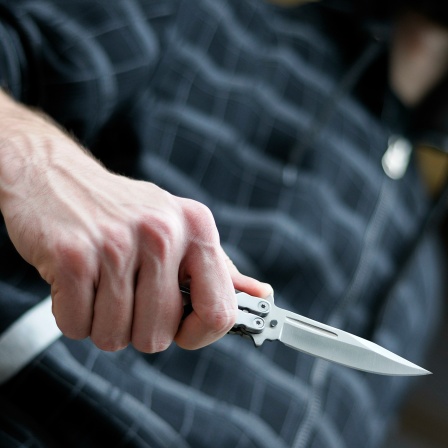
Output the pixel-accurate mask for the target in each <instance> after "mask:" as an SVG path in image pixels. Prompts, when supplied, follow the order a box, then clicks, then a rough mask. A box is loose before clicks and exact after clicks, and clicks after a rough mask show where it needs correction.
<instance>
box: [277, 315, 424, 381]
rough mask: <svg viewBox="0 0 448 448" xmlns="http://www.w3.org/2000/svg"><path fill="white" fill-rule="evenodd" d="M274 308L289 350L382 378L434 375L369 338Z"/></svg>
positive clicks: (282, 340) (281, 338)
mask: <svg viewBox="0 0 448 448" xmlns="http://www.w3.org/2000/svg"><path fill="white" fill-rule="evenodd" d="M275 308H276V311H277V312H279V313H280V314H283V316H280V315H279V318H280V319H279V323H280V328H279V330H280V333H279V334H277V338H278V340H280V341H281V342H283V343H284V344H285V345H287V346H288V347H291V348H294V349H296V350H300V351H302V352H305V353H309V354H311V355H314V356H318V357H320V358H324V359H327V360H329V361H333V362H336V363H339V364H343V365H345V366H348V367H352V368H355V369H359V370H364V371H366V372H372V373H379V374H383V375H426V374H429V373H431V372H429V371H427V370H425V369H422V368H421V367H419V366H417V365H416V364H413V363H411V362H409V361H407V360H406V359H404V358H402V357H400V356H398V355H395V354H394V353H392V352H390V351H389V350H386V349H385V348H383V347H381V346H379V345H377V344H374V343H373V342H370V341H368V340H366V339H362V338H360V337H358V336H355V335H352V334H350V333H347V332H345V331H342V330H338V329H336V328H333V327H330V326H328V325H324V324H321V323H319V322H316V321H313V320H311V319H308V318H306V317H303V316H300V315H297V314H294V313H291V312H289V311H286V310H282V309H280V308H278V307H275ZM282 324H283V325H282ZM281 325H282V326H281ZM268 339H270V338H268Z"/></svg>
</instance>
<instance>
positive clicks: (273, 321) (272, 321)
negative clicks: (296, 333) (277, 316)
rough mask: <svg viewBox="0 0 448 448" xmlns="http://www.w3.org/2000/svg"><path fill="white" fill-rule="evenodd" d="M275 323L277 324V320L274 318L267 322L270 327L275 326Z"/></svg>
mask: <svg viewBox="0 0 448 448" xmlns="http://www.w3.org/2000/svg"><path fill="white" fill-rule="evenodd" d="M277 324H278V322H277V321H276V320H271V322H270V323H269V325H270V326H271V327H272V328H275V327H276V326H277Z"/></svg>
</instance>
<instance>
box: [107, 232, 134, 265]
mask: <svg viewBox="0 0 448 448" xmlns="http://www.w3.org/2000/svg"><path fill="white" fill-rule="evenodd" d="M101 233H102V241H103V242H102V249H103V251H104V254H105V256H106V257H107V259H108V260H109V261H111V262H112V263H113V264H114V265H117V266H120V265H121V264H123V262H124V261H125V260H127V258H128V257H129V255H130V254H132V253H133V252H134V250H135V248H134V244H133V239H132V234H131V230H130V229H129V228H128V227H126V226H123V225H115V226H113V225H103V227H102V232H101Z"/></svg>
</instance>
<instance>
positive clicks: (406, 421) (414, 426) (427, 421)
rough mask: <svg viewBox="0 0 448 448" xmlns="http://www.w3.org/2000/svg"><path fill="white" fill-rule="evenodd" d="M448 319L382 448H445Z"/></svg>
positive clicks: (447, 437) (447, 442)
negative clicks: (423, 374) (422, 373)
mask: <svg viewBox="0 0 448 448" xmlns="http://www.w3.org/2000/svg"><path fill="white" fill-rule="evenodd" d="M447 341H448V318H447V314H446V313H445V319H444V325H443V326H442V328H441V330H440V331H439V332H438V336H437V338H436V339H435V341H434V344H433V348H432V350H431V351H430V354H429V356H428V360H427V363H425V368H427V369H428V370H430V371H431V372H432V373H433V374H432V375H428V376H425V377H420V378H419V379H418V380H417V382H416V385H415V388H414V389H413V390H412V391H411V393H410V394H409V396H408V398H407V400H406V403H405V406H404V408H403V410H402V412H401V415H400V417H399V420H398V421H397V423H396V424H395V426H394V427H393V428H392V431H391V433H390V435H389V438H388V440H387V442H386V444H385V445H384V448H447V447H448V356H447Z"/></svg>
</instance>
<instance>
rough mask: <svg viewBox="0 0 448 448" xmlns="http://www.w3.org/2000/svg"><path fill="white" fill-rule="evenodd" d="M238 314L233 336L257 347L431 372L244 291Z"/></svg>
mask: <svg viewBox="0 0 448 448" xmlns="http://www.w3.org/2000/svg"><path fill="white" fill-rule="evenodd" d="M181 292H182V295H183V297H184V304H185V313H184V317H186V316H187V315H188V314H189V313H190V312H191V311H192V308H191V302H190V299H189V294H190V292H189V289H188V288H186V287H183V286H182V287H181ZM236 297H237V301H238V315H237V319H236V322H235V325H234V326H233V328H232V329H231V330H230V332H229V333H231V334H239V335H241V336H245V337H249V338H251V339H252V340H253V342H254V344H255V345H256V346H261V345H262V344H263V342H264V341H266V340H269V341H280V342H282V343H283V344H285V345H286V346H288V347H291V348H293V349H295V350H299V351H301V352H304V353H308V354H310V355H313V356H317V357H319V358H323V359H326V360H328V361H332V362H335V363H338V364H342V365H344V366H347V367H351V368H354V369H358V370H363V371H365V372H370V373H377V374H382V375H403V376H412V375H427V374H430V373H431V372H429V371H428V370H425V369H423V368H422V367H419V366H418V365H416V364H413V363H412V362H410V361H408V360H406V359H404V358H402V357H400V356H398V355H396V354H395V353H392V352H391V351H389V350H386V349H385V348H383V347H381V346H380V345H378V344H375V343H373V342H371V341H368V340H367V339H363V338H361V337H359V336H355V335H354V334H351V333H348V332H346V331H343V330H339V329H338V328H335V327H331V326H329V325H325V324H323V323H321V322H318V321H315V320H312V319H309V318H307V317H305V316H302V315H300V314H296V313H293V312H292V311H288V310H285V309H283V308H279V307H278V306H276V305H275V304H274V297H273V295H271V296H269V297H267V298H266V299H260V298H258V297H254V296H251V295H249V294H246V293H244V292H237V293H236Z"/></svg>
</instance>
